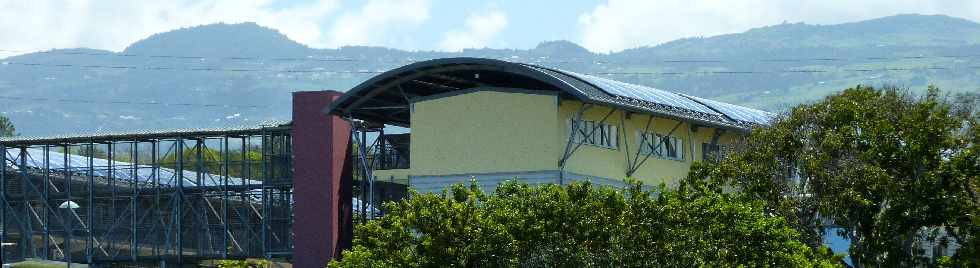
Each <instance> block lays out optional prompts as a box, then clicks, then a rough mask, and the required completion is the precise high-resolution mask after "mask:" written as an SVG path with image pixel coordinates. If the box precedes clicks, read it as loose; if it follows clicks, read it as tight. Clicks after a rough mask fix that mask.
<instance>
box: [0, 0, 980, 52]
mask: <svg viewBox="0 0 980 268" xmlns="http://www.w3.org/2000/svg"><path fill="white" fill-rule="evenodd" d="M902 13H919V14H944V15H950V16H954V17H961V18H967V19H971V20H974V21H980V1H976V0H864V1H852V0H795V1H791V0H785V1H783V0H779V1H774V0H727V1H726V0H537V1H534V0H524V1H521V0H483V1H464V0H455V1H454V0H175V1H166V0H159V1H132V0H31V1H23V0H0V33H3V34H2V35H0V50H21V51H37V50H47V49H53V48H73V47H89V48H97V49H107V50H113V51H119V50H122V49H123V48H125V46H126V45H128V44H130V43H133V42H135V41H137V40H139V39H142V38H145V37H147V36H149V35H150V34H153V33H157V32H163V31H168V30H173V29H177V28H181V27H190V26H196V25H201V24H209V23H217V22H226V23H237V22H256V23H258V24H260V25H263V26H267V27H271V28H275V29H278V30H280V31H281V32H283V33H284V34H286V35H287V36H289V37H290V38H292V39H294V40H297V41H299V42H301V43H303V44H306V45H309V46H312V47H321V48H333V47H339V46H344V45H376V46H388V47H394V48H401V49H408V50H443V51H456V50H460V49H463V48H482V47H492V48H529V47H533V46H535V45H536V44H538V43H540V42H542V41H548V40H558V39H564V40H571V41H574V42H576V43H579V44H581V45H583V46H584V47H586V48H587V49H589V50H592V51H595V52H602V53H606V52H615V51H620V50H623V49H628V48H633V47H639V46H646V45H657V44H660V43H663V42H667V41H670V40H674V39H678V38H684V37H693V36H713V35H718V34H726V33H736V32H742V31H745V30H748V29H751V28H755V27H761V26H766V25H773V24H778V23H782V22H806V23H811V24H836V23H845V22H853V21H859V20H865V19H871V18H877V17H883V16H889V15H895V14H902ZM11 54H19V53H14V52H0V56H8V55H11Z"/></svg>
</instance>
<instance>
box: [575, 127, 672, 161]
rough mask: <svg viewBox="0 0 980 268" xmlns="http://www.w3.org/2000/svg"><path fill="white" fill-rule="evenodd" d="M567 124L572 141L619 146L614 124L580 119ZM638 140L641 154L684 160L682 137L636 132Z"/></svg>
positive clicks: (611, 146) (599, 145)
mask: <svg viewBox="0 0 980 268" xmlns="http://www.w3.org/2000/svg"><path fill="white" fill-rule="evenodd" d="M576 123H577V124H576ZM568 126H569V133H571V136H572V142H574V143H584V144H588V145H592V146H597V147H602V148H607V149H613V150H617V149H618V148H619V134H618V133H619V128H617V127H616V126H615V125H611V124H606V123H599V122H595V121H590V120H581V121H570V122H569V124H568ZM638 140H640V153H641V154H651V155H653V156H656V157H660V158H666V159H673V160H684V139H682V138H680V137H677V136H667V135H663V134H659V133H650V132H647V133H638ZM658 141H659V142H658Z"/></svg>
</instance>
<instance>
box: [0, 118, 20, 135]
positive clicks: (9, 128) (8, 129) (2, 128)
mask: <svg viewBox="0 0 980 268" xmlns="http://www.w3.org/2000/svg"><path fill="white" fill-rule="evenodd" d="M16 133H17V129H16V128H14V123H12V122H10V119H8V118H7V117H5V116H2V115H0V137H10V136H14V135H15V134H16Z"/></svg>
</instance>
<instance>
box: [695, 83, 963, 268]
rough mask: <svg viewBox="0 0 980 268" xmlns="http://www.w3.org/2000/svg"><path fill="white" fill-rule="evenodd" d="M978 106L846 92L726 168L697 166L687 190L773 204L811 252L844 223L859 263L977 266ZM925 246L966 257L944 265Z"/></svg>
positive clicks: (785, 124) (754, 138)
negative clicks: (731, 191)
mask: <svg viewBox="0 0 980 268" xmlns="http://www.w3.org/2000/svg"><path fill="white" fill-rule="evenodd" d="M977 100H978V99H977V97H976V95H959V96H953V97H952V98H950V97H948V96H947V97H944V96H943V95H942V94H941V92H940V91H939V90H938V89H936V88H933V87H930V88H929V90H928V94H926V95H924V96H913V95H910V94H907V93H905V92H903V91H901V90H897V89H894V88H888V89H874V88H870V87H862V86H858V87H855V88H851V89H847V90H845V91H843V92H841V93H839V94H836V95H832V96H829V97H827V98H825V99H824V100H822V101H819V102H816V103H812V104H808V105H801V106H798V107H796V108H795V109H793V110H792V112H790V113H789V114H788V115H787V116H785V117H783V118H781V119H778V120H777V121H776V122H775V123H774V124H773V125H771V126H770V127H767V128H760V129H758V130H756V131H754V132H753V133H752V135H751V137H750V138H749V139H748V141H747V144H745V145H746V146H744V148H743V149H742V150H741V152H739V153H736V154H734V155H732V156H730V157H728V158H727V159H725V160H723V161H722V162H721V163H718V164H717V165H715V164H702V165H696V166H695V167H694V168H693V169H692V172H691V175H690V177H689V179H690V181H689V182H688V183H690V184H692V185H697V186H698V187H702V188H706V189H713V190H714V191H718V192H720V191H722V188H723V187H720V186H719V185H728V186H730V187H734V188H735V189H736V190H737V191H739V192H742V193H743V194H745V195H746V196H745V197H746V198H749V199H752V200H762V201H764V202H765V210H766V211H767V212H772V213H775V214H779V215H782V216H783V217H784V218H786V219H787V220H788V222H789V223H791V224H792V225H793V226H795V228H796V229H797V230H798V231H800V233H801V234H802V235H803V237H804V238H805V239H806V240H807V241H808V243H809V244H810V245H811V246H817V245H819V244H820V236H821V235H822V234H824V233H825V232H826V230H827V228H828V227H838V228H840V230H842V231H841V235H845V236H846V237H848V238H849V239H850V241H851V247H850V250H849V251H850V252H849V253H850V255H851V258H852V261H853V262H854V265H855V266H858V267H863V266H885V267H908V266H917V265H937V264H939V265H943V264H951V265H962V266H969V267H976V266H977V265H980V262H978V256H980V250H978V247H980V246H978V243H980V241H977V237H978V235H980V217H978V215H980V198H978V194H977V193H978V190H980V156H978V148H977V144H978V142H980V131H978V128H977V122H978V116H977V104H978V102H977ZM927 244H936V245H939V248H942V247H945V246H949V248H956V249H958V250H957V251H956V253H955V255H953V256H951V257H950V256H946V257H939V256H936V255H944V254H941V252H938V251H933V250H929V249H930V248H931V247H927V246H926V245H927ZM957 245H958V246H957ZM933 253H940V254H933ZM931 255H932V257H931ZM946 255H948V254H946Z"/></svg>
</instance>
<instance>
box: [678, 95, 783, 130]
mask: <svg viewBox="0 0 980 268" xmlns="http://www.w3.org/2000/svg"><path fill="white" fill-rule="evenodd" d="M685 96H686V97H688V98H691V99H694V100H697V101H699V102H701V103H704V105H707V106H710V107H711V108H712V109H715V110H718V111H719V112H721V113H723V114H725V116H727V117H728V118H731V119H733V120H737V121H742V122H749V123H754V124H760V125H765V124H769V122H770V121H772V119H773V118H775V117H776V115H775V114H773V113H770V112H766V111H763V110H757V109H752V108H749V107H744V106H738V105H735V104H731V103H724V102H720V101H715V100H709V99H705V98H698V97H695V96H690V95H685Z"/></svg>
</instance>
